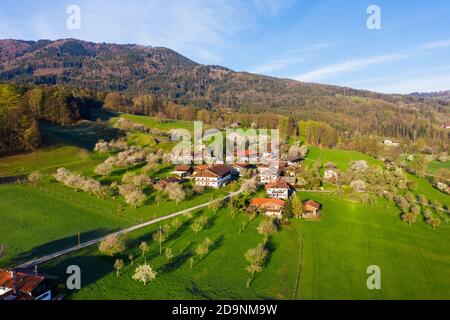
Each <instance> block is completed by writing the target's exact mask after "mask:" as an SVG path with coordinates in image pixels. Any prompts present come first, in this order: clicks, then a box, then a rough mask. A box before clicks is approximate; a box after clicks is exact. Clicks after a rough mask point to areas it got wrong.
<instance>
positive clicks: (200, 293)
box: [186, 281, 212, 300]
mask: <svg viewBox="0 0 450 320" xmlns="http://www.w3.org/2000/svg"><path fill="white" fill-rule="evenodd" d="M186 291H188V292H190V293H191V294H193V295H196V296H200V297H202V298H204V299H206V300H212V297H211V295H210V294H209V293H208V292H207V291H205V290H202V289H200V288H199V287H198V286H197V284H196V283H195V282H194V281H191V287H190V288H186Z"/></svg>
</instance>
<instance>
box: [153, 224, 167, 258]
mask: <svg viewBox="0 0 450 320" xmlns="http://www.w3.org/2000/svg"><path fill="white" fill-rule="evenodd" d="M153 240H155V241H158V242H159V254H161V253H162V243H163V242H164V241H165V240H166V234H165V233H164V232H163V230H162V227H161V226H160V227H159V230H158V231H156V232H155V233H154V234H153Z"/></svg>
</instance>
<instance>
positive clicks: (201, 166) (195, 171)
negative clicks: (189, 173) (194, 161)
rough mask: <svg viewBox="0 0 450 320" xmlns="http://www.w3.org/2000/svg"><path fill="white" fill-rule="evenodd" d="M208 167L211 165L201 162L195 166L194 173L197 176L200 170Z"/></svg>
mask: <svg viewBox="0 0 450 320" xmlns="http://www.w3.org/2000/svg"><path fill="white" fill-rule="evenodd" d="M208 168H209V165H207V164H199V165H198V166H195V167H194V173H193V175H194V176H196V175H197V174H199V173H200V172H202V171H204V170H206V169H208Z"/></svg>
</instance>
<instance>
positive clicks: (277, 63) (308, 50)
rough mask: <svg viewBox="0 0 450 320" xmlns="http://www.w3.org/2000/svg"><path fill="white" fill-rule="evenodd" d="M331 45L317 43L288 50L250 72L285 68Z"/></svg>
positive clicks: (307, 58) (264, 72)
mask: <svg viewBox="0 0 450 320" xmlns="http://www.w3.org/2000/svg"><path fill="white" fill-rule="evenodd" d="M330 46H331V45H330V44H328V43H317V44H314V45H311V46H309V47H304V48H297V49H292V50H288V51H286V52H284V53H281V54H278V55H276V56H274V57H272V58H270V59H268V60H266V61H265V62H264V63H263V64H261V65H258V66H256V67H255V68H253V69H251V71H250V72H252V73H262V74H268V73H271V72H274V71H279V70H283V69H286V68H288V67H290V66H293V65H298V64H299V63H302V62H306V61H308V60H309V58H310V55H311V54H312V53H313V52H316V51H318V50H320V49H324V48H328V47H330Z"/></svg>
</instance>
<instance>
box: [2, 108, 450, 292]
mask: <svg viewBox="0 0 450 320" xmlns="http://www.w3.org/2000/svg"><path fill="white" fill-rule="evenodd" d="M100 116H101V115H99V117H100ZM114 116H115V115H114ZM120 116H122V117H125V118H127V119H129V120H132V121H133V122H136V123H142V124H144V125H146V126H148V127H150V128H158V129H160V130H162V131H168V130H170V129H172V128H183V129H188V130H192V123H191V122H183V121H172V120H168V121H160V120H157V119H155V118H150V117H143V116H131V115H120ZM109 118H110V117H109ZM109 118H108V117H107V119H106V120H108V119H109ZM41 128H42V132H43V137H44V139H45V142H46V144H45V146H44V147H43V148H41V149H39V150H37V151H35V152H31V153H27V154H21V155H14V156H9V157H4V158H1V159H0V176H12V175H21V174H29V173H30V172H32V171H34V170H38V171H40V172H41V173H43V174H44V175H45V178H44V179H43V181H42V182H41V183H40V184H39V185H38V186H32V185H30V184H5V185H0V243H1V244H4V245H5V247H6V255H5V257H3V258H1V259H0V266H2V267H5V266H12V265H17V264H18V263H20V262H23V261H26V260H29V259H32V258H36V257H40V256H42V255H45V254H49V253H52V252H55V251H58V250H61V249H65V248H68V247H72V246H74V245H76V244H77V241H78V233H79V234H80V237H81V241H82V242H84V241H87V240H91V239H94V238H97V237H99V236H103V235H106V234H108V233H110V232H113V231H116V230H118V229H122V228H125V227H128V226H132V225H135V224H138V223H141V222H144V221H149V220H152V219H154V218H157V217H161V216H165V215H167V214H169V213H173V212H176V211H180V210H183V209H186V208H189V207H192V206H195V205H198V204H201V203H205V202H207V201H209V200H211V199H216V198H219V197H223V196H224V195H226V194H227V193H228V192H230V191H231V190H233V188H234V187H236V186H230V187H228V188H223V189H220V190H207V191H205V192H204V193H203V194H201V195H199V196H195V197H192V198H190V199H187V200H185V201H182V202H180V203H179V204H176V203H175V202H173V201H168V200H163V201H162V202H161V203H160V204H159V205H158V204H157V203H156V202H155V193H154V192H149V194H148V201H147V203H146V204H145V205H143V206H142V207H139V208H138V209H133V208H131V207H130V206H127V205H125V203H124V200H123V198H122V197H116V198H114V197H108V198H106V199H105V200H101V199H98V198H96V197H94V196H89V195H88V194H87V193H84V192H75V191H74V190H72V189H69V188H66V187H64V186H63V185H61V184H60V183H57V182H55V181H54V180H53V178H51V176H50V175H51V174H53V173H54V172H55V171H56V169H57V168H59V167H65V168H67V169H69V170H71V171H76V172H81V173H82V174H83V175H86V176H95V173H94V172H93V171H94V168H95V166H96V165H97V164H99V163H100V162H101V161H103V160H104V158H105V157H106V156H107V155H98V154H95V153H93V152H91V150H92V148H93V146H94V145H95V142H96V141H97V140H98V139H100V138H102V139H105V140H109V139H112V138H114V137H117V136H118V132H117V131H116V130H114V129H113V128H111V127H110V126H108V125H107V124H106V122H100V123H94V122H83V123H80V124H77V125H75V126H59V127H58V126H52V125H46V124H41ZM128 142H129V143H131V144H138V145H141V146H143V147H149V148H153V147H155V149H159V148H162V149H164V150H170V147H171V144H170V143H161V144H157V145H156V146H155V143H156V142H155V140H154V138H153V137H152V136H151V135H149V134H144V133H133V134H131V135H130V136H129V137H128ZM355 160H366V161H367V162H368V163H369V164H370V165H379V166H382V165H383V164H382V162H380V161H378V160H375V159H373V158H371V157H368V156H366V155H364V154H361V153H359V152H354V151H343V150H330V149H322V148H317V147H311V148H310V152H309V155H308V157H307V159H306V160H305V165H306V166H310V165H312V164H313V163H316V162H318V163H321V164H324V163H326V162H330V161H332V162H334V163H336V164H337V166H338V168H339V169H340V170H346V169H347V168H348V167H349V166H350V163H351V162H352V161H355ZM141 168H142V165H140V164H138V165H136V166H133V167H131V168H127V169H118V168H116V169H115V170H114V171H113V172H112V174H111V175H110V176H108V177H106V178H100V177H97V176H95V177H96V179H99V180H101V181H103V182H111V181H119V180H120V179H121V178H122V176H123V174H124V173H125V172H126V171H135V172H139V171H140V170H141ZM172 169H173V166H171V165H160V166H159V167H158V169H157V170H156V171H155V172H154V173H153V174H152V177H157V178H164V177H167V176H168V175H170V172H171V171H172ZM408 178H409V179H414V180H417V182H418V185H417V192H416V193H417V194H423V195H425V196H426V197H427V198H428V199H430V200H435V201H439V202H440V203H442V204H443V205H449V204H450V197H449V196H448V195H445V194H443V193H441V192H439V191H438V190H436V189H435V188H433V187H432V186H431V184H430V183H429V182H428V181H426V180H425V179H419V178H417V177H415V176H412V175H408ZM296 196H298V197H300V198H301V200H306V199H313V200H316V201H318V202H320V203H321V204H322V211H321V219H320V220H318V221H303V220H299V219H294V218H291V219H290V223H289V224H282V225H281V226H280V229H279V231H278V232H277V233H276V234H274V235H273V236H272V237H271V238H270V240H269V242H268V246H267V247H268V248H269V251H270V255H269V258H268V260H267V262H266V264H265V265H264V267H263V269H262V271H261V272H260V273H258V274H257V275H256V277H255V278H254V280H253V281H252V283H251V286H250V287H249V288H247V287H246V282H247V280H248V278H249V276H250V275H249V273H248V272H247V271H246V270H245V268H246V266H247V262H246V260H245V259H244V254H245V252H246V251H247V250H248V249H250V248H254V247H255V246H256V245H257V244H258V243H260V242H261V241H262V236H261V235H260V234H258V232H257V230H256V228H257V226H258V224H259V223H260V222H261V221H262V219H264V217H261V216H259V217H257V218H256V219H255V220H253V221H250V219H249V216H248V215H246V214H245V213H240V214H239V215H237V216H235V217H233V216H232V215H231V214H230V210H229V208H222V209H221V210H220V211H219V212H218V213H216V214H214V213H213V212H211V211H210V210H209V209H208V208H205V209H203V210H199V211H196V212H195V213H193V214H192V216H189V215H185V216H183V217H180V220H181V222H182V226H181V228H180V229H178V230H176V231H173V232H172V233H171V234H170V235H169V237H168V239H167V240H166V241H165V242H164V243H163V254H162V255H160V254H159V244H158V243H156V242H155V241H153V240H152V234H153V233H154V232H155V231H156V230H157V229H158V228H159V226H160V225H153V226H151V227H147V228H144V229H141V230H137V231H135V232H133V233H131V234H129V235H128V236H127V243H128V249H127V251H126V252H124V253H122V254H120V255H118V256H117V257H114V258H111V257H105V256H102V255H100V254H99V252H98V249H97V247H96V246H93V247H90V248H87V249H84V250H81V251H79V252H77V253H74V254H70V255H67V256H64V257H61V258H59V259H56V260H54V261H51V262H49V263H47V264H44V265H41V266H39V268H40V270H41V271H45V272H48V273H50V274H55V275H57V276H59V279H60V282H61V283H62V284H63V283H64V282H65V278H66V277H67V274H66V269H67V266H69V265H73V264H76V265H79V266H80V267H81V269H82V289H81V290H79V291H74V292H67V298H69V299H450V251H449V248H450V232H449V231H450V230H449V229H450V227H449V225H448V223H446V222H444V221H443V222H442V224H441V226H440V227H439V228H437V229H436V230H433V229H432V228H431V227H430V226H429V225H427V224H426V223H425V222H424V221H423V220H422V217H420V218H418V220H417V222H416V223H415V224H413V225H412V226H408V225H407V224H405V223H403V222H402V221H401V219H400V214H401V213H400V211H399V209H398V208H397V207H395V206H394V205H392V204H390V203H388V202H387V201H385V200H382V199H378V200H377V201H375V203H374V204H372V205H369V204H362V203H360V202H356V201H350V200H346V199H341V198H338V197H335V196H333V195H332V194H323V193H306V192H301V191H299V192H297V195H296ZM202 215H204V216H208V218H209V222H208V224H207V225H206V226H205V228H204V229H203V230H202V231H201V232H199V233H198V234H197V235H196V234H194V232H193V230H192V227H191V226H192V223H193V220H194V219H196V218H197V217H199V216H202ZM171 221H172V220H168V221H165V222H163V223H162V225H164V224H167V223H170V222H171ZM206 237H208V238H209V239H211V240H212V245H211V248H210V250H209V253H208V254H207V255H206V256H205V257H204V258H203V259H200V258H199V257H198V256H197V255H196V254H195V249H196V247H197V246H198V245H199V244H200V243H201V242H202V241H204V239H205V238H206ZM141 241H147V242H149V244H150V251H149V252H147V253H146V255H145V257H143V256H142V254H141V252H140V250H139V243H140V242H141ZM166 248H171V249H172V252H173V255H174V256H173V258H172V259H171V260H170V261H169V260H168V259H167V258H166V257H165V255H164V250H165V249H166ZM130 254H132V255H133V256H134V262H133V264H131V262H130V260H129V258H128V256H129V255H130ZM116 258H121V259H123V260H124V261H125V267H124V268H123V270H121V272H120V276H119V277H117V276H116V272H115V270H114V268H113V264H114V261H115V259H116ZM191 258H194V262H193V265H192V267H191V260H190V259H191ZM144 261H146V262H147V263H149V264H150V265H151V266H152V267H153V268H154V269H155V270H156V271H157V272H158V276H157V278H156V279H155V281H153V282H151V283H150V284H148V285H147V286H144V285H143V284H142V283H138V282H136V281H134V280H132V278H131V277H132V274H133V271H134V269H135V267H136V265H138V264H142V263H144ZM371 265H377V266H379V267H380V269H381V290H368V289H367V286H366V280H367V278H368V276H369V275H368V274H367V272H366V271H367V267H369V266H371Z"/></svg>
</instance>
